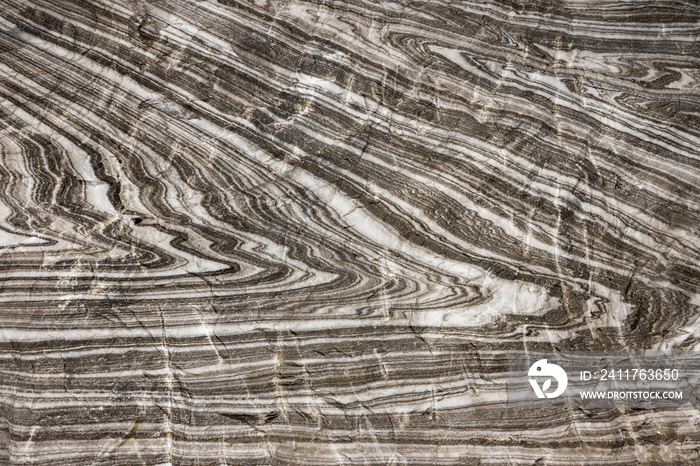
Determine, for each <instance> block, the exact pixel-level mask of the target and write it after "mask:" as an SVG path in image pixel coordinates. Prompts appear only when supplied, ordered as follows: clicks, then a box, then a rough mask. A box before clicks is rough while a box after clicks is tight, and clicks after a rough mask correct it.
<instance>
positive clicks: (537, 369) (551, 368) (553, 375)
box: [527, 359, 569, 398]
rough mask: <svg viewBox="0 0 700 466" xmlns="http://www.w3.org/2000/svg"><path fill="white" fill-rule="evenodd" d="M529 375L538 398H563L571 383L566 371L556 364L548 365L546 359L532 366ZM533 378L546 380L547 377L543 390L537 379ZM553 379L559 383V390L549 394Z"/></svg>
mask: <svg viewBox="0 0 700 466" xmlns="http://www.w3.org/2000/svg"><path fill="white" fill-rule="evenodd" d="M527 375H528V376H529V377H530V385H532V389H533V390H534V391H535V395H537V398H556V397H558V396H561V394H562V393H564V390H566V385H567V384H568V383H569V379H568V377H567V376H566V372H564V369H562V368H561V367H559V366H557V365H556V364H550V363H548V362H547V360H546V359H540V360H539V361H536V362H535V363H534V364H533V365H532V366H530V370H529V371H528V372H527ZM533 377H536V378H539V379H544V378H545V377H546V380H544V382H543V384H542V387H541V388H540V385H539V383H538V382H537V379H535V378H533ZM552 379H554V380H556V381H557V389H556V390H554V391H553V392H551V393H548V392H547V390H549V388H550V387H551V385H552Z"/></svg>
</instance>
